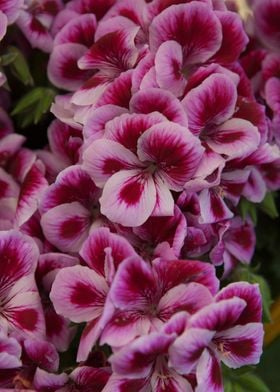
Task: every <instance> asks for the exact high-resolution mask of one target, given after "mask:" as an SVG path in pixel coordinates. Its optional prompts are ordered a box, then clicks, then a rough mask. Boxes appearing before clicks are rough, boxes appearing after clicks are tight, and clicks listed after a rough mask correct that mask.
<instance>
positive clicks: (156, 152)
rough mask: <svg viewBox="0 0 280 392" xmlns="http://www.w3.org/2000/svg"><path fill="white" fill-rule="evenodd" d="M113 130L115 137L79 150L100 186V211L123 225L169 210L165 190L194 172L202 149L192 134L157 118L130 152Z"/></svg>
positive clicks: (179, 184) (136, 223)
mask: <svg viewBox="0 0 280 392" xmlns="http://www.w3.org/2000/svg"><path fill="white" fill-rule="evenodd" d="M142 129H143V126H142ZM116 131H117V129H116ZM125 135H126V134H124V137H125ZM115 136H116V138H117V140H118V141H113V140H108V139H101V140H96V141H94V142H93V143H92V144H91V145H90V146H89V147H88V148H87V150H86V151H85V153H84V156H83V158H84V165H85V168H86V170H87V171H88V173H89V174H90V176H91V177H92V178H93V180H94V182H95V183H96V184H97V185H98V186H99V187H104V189H103V193H102V197H101V199H100V204H101V212H102V213H103V214H104V215H105V216H107V218H109V219H110V220H111V221H113V222H116V223H120V224H122V225H124V226H140V225H141V224H142V223H144V222H145V221H146V220H147V219H148V217H149V216H150V215H151V214H153V215H156V216H162V215H165V216H168V215H173V213H174V212H173V210H174V201H173V197H172V194H171V192H170V190H174V191H181V190H183V187H184V184H185V183H186V182H187V181H188V180H189V179H190V178H191V177H192V175H193V174H194V172H195V170H196V167H197V165H198V163H199V161H200V159H201V156H202V153H203V148H202V147H201V145H200V143H199V141H198V139H197V138H195V137H194V136H193V135H192V134H191V133H190V132H189V131H188V130H187V129H186V128H183V127H181V126H179V125H177V124H174V123H171V122H162V123H160V124H155V125H153V126H151V127H150V128H149V129H147V130H146V131H145V132H143V134H142V135H141V136H140V137H139V138H138V140H137V155H136V154H134V153H132V152H131V151H130V150H129V149H128V148H127V147H126V146H127V143H129V140H126V139H125V138H124V142H125V143H126V146H124V142H123V141H121V140H120V139H121V138H122V135H121V134H120V135H119V137H118V135H116V132H115ZM135 136H136V137H137V136H138V135H137V133H136V135H135ZM127 137H129V136H128V135H127ZM136 137H134V140H133V143H134V144H133V145H134V146H135V141H136V140H135V139H136Z"/></svg>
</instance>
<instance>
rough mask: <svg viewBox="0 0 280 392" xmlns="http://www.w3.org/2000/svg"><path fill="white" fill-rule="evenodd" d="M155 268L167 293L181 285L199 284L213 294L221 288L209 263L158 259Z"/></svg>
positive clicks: (154, 264) (155, 261)
mask: <svg viewBox="0 0 280 392" xmlns="http://www.w3.org/2000/svg"><path fill="white" fill-rule="evenodd" d="M153 266H154V268H155V270H156V272H157V275H158V279H159V280H160V281H161V282H162V286H163V291H164V292H166V291H168V290H169V289H171V288H172V287H175V286H178V285H179V284H182V283H184V284H187V283H191V282H197V283H200V284H201V285H204V286H206V287H207V288H208V289H209V291H210V292H211V293H212V294H216V292H217V291H218V288H219V280H218V279H217V277H216V273H215V268H214V267H213V266H212V265H211V264H209V263H203V262H201V261H198V260H161V259H156V260H154V262H153Z"/></svg>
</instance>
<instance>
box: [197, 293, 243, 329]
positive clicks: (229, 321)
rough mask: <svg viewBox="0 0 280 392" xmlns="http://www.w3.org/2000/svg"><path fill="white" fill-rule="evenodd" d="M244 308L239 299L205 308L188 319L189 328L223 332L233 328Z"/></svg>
mask: <svg viewBox="0 0 280 392" xmlns="http://www.w3.org/2000/svg"><path fill="white" fill-rule="evenodd" d="M245 307H246V302H245V301H244V300H243V299H241V298H236V297H234V298H230V299H225V300H222V301H219V302H217V303H213V304H210V305H208V306H205V307H204V308H203V309H201V310H200V311H198V312H197V313H196V314H195V315H193V316H192V318H191V319H190V324H189V325H190V326H191V327H194V328H203V329H209V330H210V331H223V330H226V329H228V328H230V327H233V326H234V325H235V324H236V323H237V321H238V319H239V317H240V315H241V313H242V312H243V310H244V309H245Z"/></svg>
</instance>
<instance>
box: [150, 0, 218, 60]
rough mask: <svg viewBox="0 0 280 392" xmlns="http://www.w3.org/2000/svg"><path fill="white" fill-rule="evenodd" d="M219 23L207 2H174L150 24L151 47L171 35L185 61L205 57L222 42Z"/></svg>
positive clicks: (209, 55)
mask: <svg viewBox="0 0 280 392" xmlns="http://www.w3.org/2000/svg"><path fill="white" fill-rule="evenodd" d="M221 30H222V29H221V25H220V22H219V20H218V18H217V17H216V15H215V14H214V12H213V11H212V10H211V9H210V7H208V6H207V5H206V4H203V3H201V2H195V3H194V2H191V3H190V4H179V5H173V6H172V7H170V8H167V9H165V10H164V11H162V12H161V13H160V14H159V15H158V16H156V17H155V18H154V20H153V22H152V23H151V26H150V30H149V31H150V35H149V38H150V47H151V51H152V52H156V50H157V49H158V48H159V46H160V45H161V44H162V43H163V42H165V41H168V40H170V39H172V40H174V41H177V42H178V43H179V44H180V45H181V46H182V47H183V50H184V53H185V54H184V65H186V64H198V63H202V62H205V61H206V60H208V59H209V58H210V57H211V56H212V55H213V54H214V53H215V52H216V51H217V50H218V49H219V48H220V46H221V42H222V31H221Z"/></svg>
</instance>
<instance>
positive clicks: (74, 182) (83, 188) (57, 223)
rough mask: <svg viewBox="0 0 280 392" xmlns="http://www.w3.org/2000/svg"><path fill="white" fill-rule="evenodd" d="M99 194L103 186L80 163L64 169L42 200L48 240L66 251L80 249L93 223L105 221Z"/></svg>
mask: <svg viewBox="0 0 280 392" xmlns="http://www.w3.org/2000/svg"><path fill="white" fill-rule="evenodd" d="M99 196H100V191H99V189H98V188H97V187H96V185H95V184H94V182H93V181H92V180H91V178H90V177H89V175H88V174H87V173H86V172H85V171H84V170H83V168H82V167H81V166H80V165H74V166H70V167H68V168H66V169H64V170H63V171H61V172H60V174H59V175H58V176H57V178H56V181H55V183H54V184H52V185H50V186H49V188H48V190H47V191H46V192H45V194H44V196H43V198H42V201H41V204H40V211H41V214H42V218H41V226H42V229H43V232H44V235H45V236H46V238H47V239H48V241H49V242H50V243H52V244H53V245H55V246H56V247H57V248H58V249H60V250H61V251H63V252H72V253H75V252H78V251H79V250H80V248H81V246H82V244H83V242H84V241H85V240H86V239H87V237H88V234H89V231H90V228H91V225H92V224H93V223H94V222H95V223H96V225H97V226H99V225H100V224H101V221H100V219H99V206H98V198H99ZM98 221H99V223H100V224H98Z"/></svg>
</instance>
